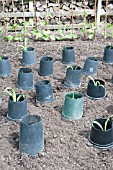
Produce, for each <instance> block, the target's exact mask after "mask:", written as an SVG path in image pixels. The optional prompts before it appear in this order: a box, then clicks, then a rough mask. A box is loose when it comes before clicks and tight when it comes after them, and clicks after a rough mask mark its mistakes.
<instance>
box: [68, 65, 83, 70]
mask: <svg viewBox="0 0 113 170" xmlns="http://www.w3.org/2000/svg"><path fill="white" fill-rule="evenodd" d="M67 68H70V69H71V70H80V67H79V66H67Z"/></svg>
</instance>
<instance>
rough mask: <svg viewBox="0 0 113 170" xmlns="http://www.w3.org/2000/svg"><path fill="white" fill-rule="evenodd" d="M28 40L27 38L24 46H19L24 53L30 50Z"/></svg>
mask: <svg viewBox="0 0 113 170" xmlns="http://www.w3.org/2000/svg"><path fill="white" fill-rule="evenodd" d="M28 40H29V39H28V38H25V40H24V45H19V47H22V48H23V51H27V48H28Z"/></svg>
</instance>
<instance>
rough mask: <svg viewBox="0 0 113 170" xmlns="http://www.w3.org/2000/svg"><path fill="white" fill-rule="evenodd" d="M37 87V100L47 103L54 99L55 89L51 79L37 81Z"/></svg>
mask: <svg viewBox="0 0 113 170" xmlns="http://www.w3.org/2000/svg"><path fill="white" fill-rule="evenodd" d="M35 88H36V102H40V103H46V102H52V101H53V100H54V96H53V90H52V86H51V84H50V81H49V80H42V81H37V82H36V85H35Z"/></svg>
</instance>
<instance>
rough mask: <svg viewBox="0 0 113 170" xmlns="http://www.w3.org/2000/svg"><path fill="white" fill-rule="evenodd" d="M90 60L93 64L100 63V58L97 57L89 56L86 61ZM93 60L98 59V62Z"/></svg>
mask: <svg viewBox="0 0 113 170" xmlns="http://www.w3.org/2000/svg"><path fill="white" fill-rule="evenodd" d="M87 59H88V60H90V61H92V62H97V63H98V58H97V57H91V56H89V57H87V58H86V60H87ZM93 59H96V60H93Z"/></svg>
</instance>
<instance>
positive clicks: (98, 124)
mask: <svg viewBox="0 0 113 170" xmlns="http://www.w3.org/2000/svg"><path fill="white" fill-rule="evenodd" d="M93 124H96V125H97V126H99V127H100V129H101V130H102V131H103V130H104V129H103V127H102V125H101V124H100V123H99V122H97V121H96V120H94V121H93V122H92V125H93Z"/></svg>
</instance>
